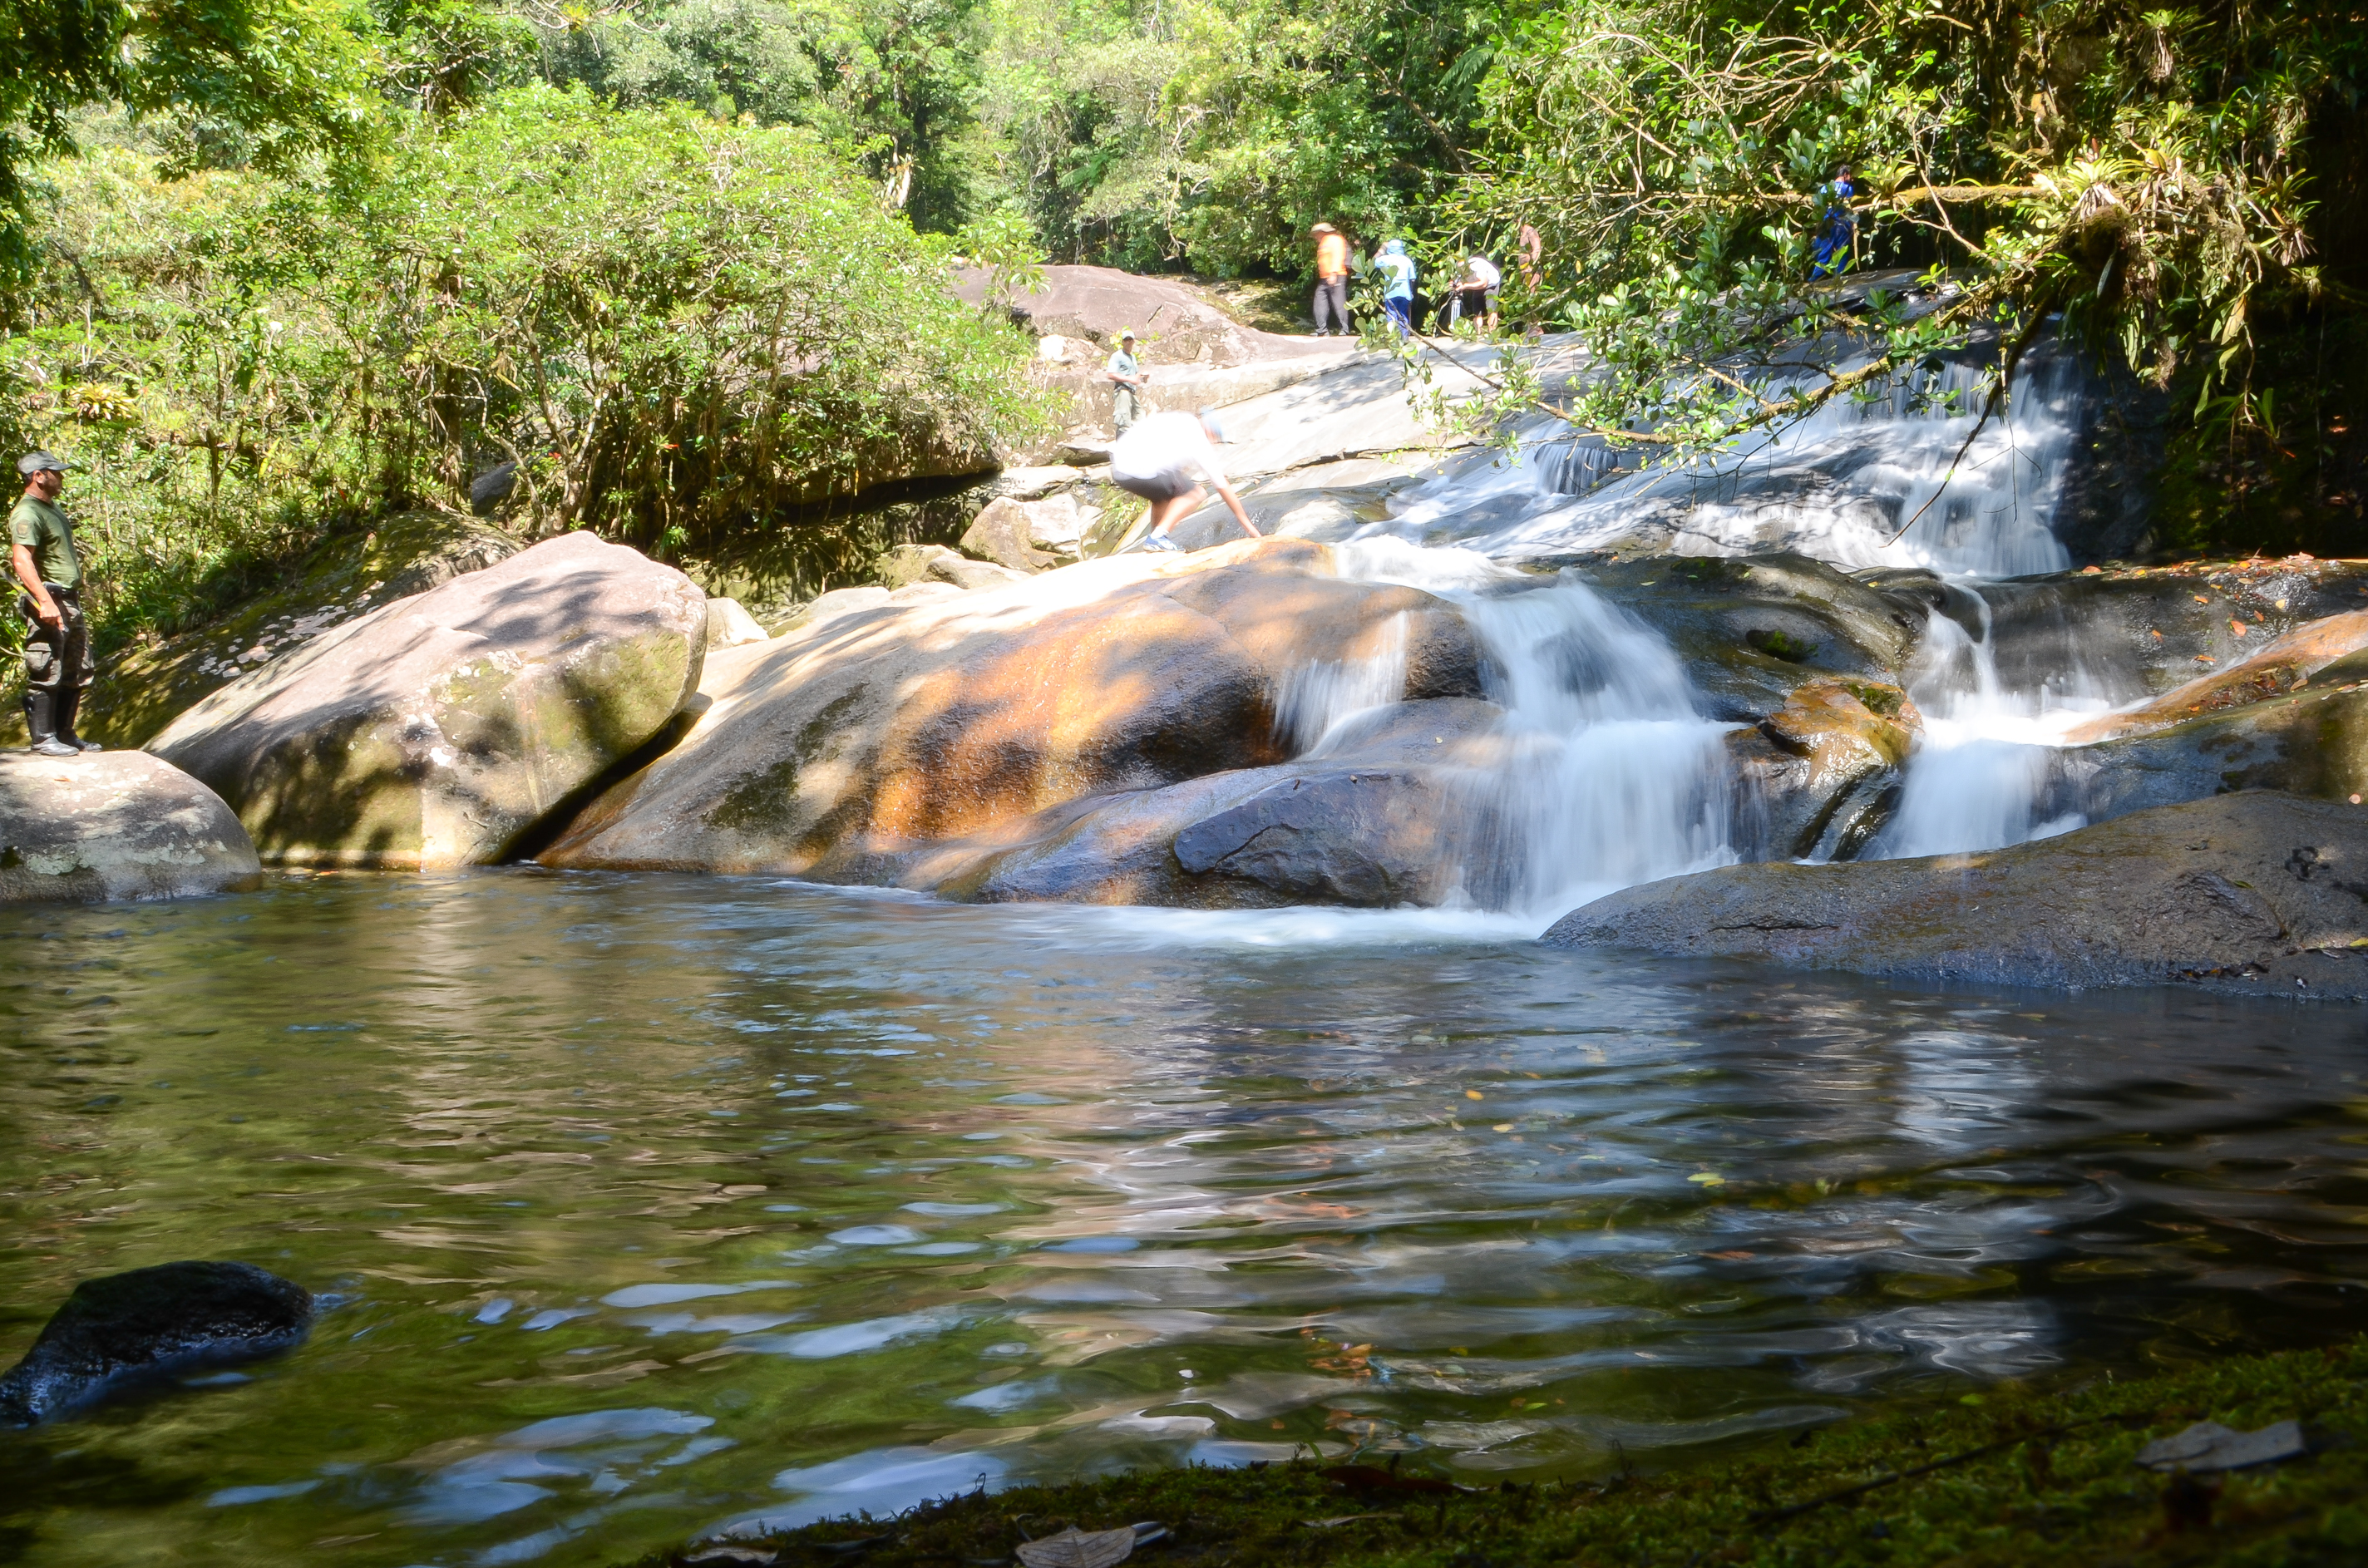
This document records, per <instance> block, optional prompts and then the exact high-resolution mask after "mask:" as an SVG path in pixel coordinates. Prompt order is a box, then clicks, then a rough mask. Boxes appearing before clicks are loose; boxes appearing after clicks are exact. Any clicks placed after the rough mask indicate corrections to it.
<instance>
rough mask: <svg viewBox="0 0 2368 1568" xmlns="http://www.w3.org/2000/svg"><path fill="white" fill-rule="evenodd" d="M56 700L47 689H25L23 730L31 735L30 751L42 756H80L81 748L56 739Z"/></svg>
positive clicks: (32, 687)
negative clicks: (25, 729) (28, 731)
mask: <svg viewBox="0 0 2368 1568" xmlns="http://www.w3.org/2000/svg"><path fill="white" fill-rule="evenodd" d="M56 698H57V694H56V693H55V692H53V691H51V690H50V689H49V688H48V687H40V686H28V687H26V688H25V728H27V729H28V730H30V731H31V732H32V733H33V745H32V749H33V750H34V751H35V752H37V753H39V754H40V756H81V755H82V748H81V747H79V746H70V745H68V744H65V743H64V742H63V741H62V740H60V739H58V727H57V721H56V717H55V714H56V710H57V701H56Z"/></svg>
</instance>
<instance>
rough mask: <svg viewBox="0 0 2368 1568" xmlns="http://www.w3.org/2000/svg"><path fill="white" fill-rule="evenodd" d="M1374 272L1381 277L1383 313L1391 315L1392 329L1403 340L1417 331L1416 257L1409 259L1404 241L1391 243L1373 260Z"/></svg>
mask: <svg viewBox="0 0 2368 1568" xmlns="http://www.w3.org/2000/svg"><path fill="white" fill-rule="evenodd" d="M1373 270H1374V271H1376V272H1379V273H1380V274H1381V275H1382V309H1383V310H1384V311H1386V312H1389V317H1390V325H1391V326H1392V327H1394V328H1395V329H1396V331H1397V335H1399V336H1400V337H1404V336H1405V335H1406V334H1407V333H1409V332H1411V331H1413V330H1414V280H1415V265H1414V257H1412V256H1408V255H1406V242H1405V241H1404V240H1392V241H1390V242H1389V243H1388V244H1385V245H1383V247H1382V254H1381V255H1379V256H1375V257H1374V258H1373Z"/></svg>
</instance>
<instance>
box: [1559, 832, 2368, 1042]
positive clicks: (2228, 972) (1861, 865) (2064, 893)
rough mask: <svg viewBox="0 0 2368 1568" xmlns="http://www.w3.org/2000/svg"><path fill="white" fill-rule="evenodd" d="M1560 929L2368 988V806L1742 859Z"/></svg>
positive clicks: (1833, 961)
mask: <svg viewBox="0 0 2368 1568" xmlns="http://www.w3.org/2000/svg"><path fill="white" fill-rule="evenodd" d="M1544 940H1545V941H1546V943H1547V944H1548V945H1550V946H1554V947H1563V948H1581V947H1587V948H1592V947H1616V948H1638V949H1648V950H1651V951H1655V952H1664V953H1677V954H1683V955H1687V956H1691V957H1704V958H1708V957H1724V958H1746V959H1764V960H1774V961H1776V962H1779V963H1786V964H1793V965H1798V966H1800V967H1803V968H1809V969H1843V970H1855V971H1859V972H1860V973H1862V974H1888V975H1908V976H1916V977H1918V978H1929V979H1952V980H1975V981H1984V982H1992V983H2005V984H2027V985H2028V984H2035V985H2071V986H2089V985H2143V984H2150V983H2163V982H2174V983H2192V984H2201V985H2203V986H2205V987H2207V988H2210V989H2214V990H2223V991H2226V990H2235V991H2241V992H2245V993H2248V994H2255V995H2261V994H2282V995H2287V996H2297V997H2316V998H2324V999H2333V998H2342V999H2361V998H2368V807H2362V806H2355V805H2351V804H2348V803H2339V802H2335V801H2306V800H2302V799H2299V798H2297V797H2295V796H2293V795H2284V794H2278V793H2275V792H2272V791H2269V790H2261V791H2256V792H2248V793H2245V794H2237V795H2222V796H2219V797H2216V798H2214V799H2213V800H2208V801H2188V802H2186V803H2184V804H2181V805H2175V806H2163V807H2159V808H2157V809H2155V810H2151V811H2144V812H2134V813H2132V814H2131V815H2129V816H2125V817H2122V818H2119V819H2117V820H2115V821H2113V822H2109V823H2105V824H2101V825H2099V826H2096V827H2090V828H2084V829H2082V830H2080V831H2079V832H2078V833H2069V834H2066V835H2062V836H2061V837H2057V838H2045V839H2041V840H2038V841H2037V842H2035V843H2031V844H2021V845H2017V846H2014V847H2013V848H2010V849H1998V850H1992V851H1988V852H1987V853H1983V854H1975V855H1934V856H1928V857H1924V858H1918V859H1912V860H1874V861H1858V862H1855V863H1850V864H1840V865H1828V866H1802V865H1784V864H1777V865H1760V866H1724V867H1721V868H1719V869H1717V870H1714V871H1702V872H1699V873H1697V874H1695V875H1692V876H1686V877H1672V878H1670V879H1668V881H1658V882H1650V883H1646V884H1645V885H1644V886H1641V887H1633V888H1628V889H1624V890H1623V891H1622V892H1616V893H1613V894H1611V896H1610V897H1608V898H1600V899H1598V900H1596V901H1595V902H1594V903H1590V904H1588V905H1587V906H1585V907H1584V908H1582V909H1578V910H1577V911H1574V912H1573V913H1571V914H1569V915H1565V916H1563V918H1562V919H1561V920H1559V921H1557V922H1556V923H1555V924H1554V928H1553V929H1552V930H1550V931H1548V932H1547V933H1546V935H1545V937H1544Z"/></svg>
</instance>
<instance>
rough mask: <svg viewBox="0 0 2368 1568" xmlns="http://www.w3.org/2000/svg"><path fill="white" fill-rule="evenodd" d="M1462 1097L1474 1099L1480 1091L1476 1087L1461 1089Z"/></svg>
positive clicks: (1478, 1095)
mask: <svg viewBox="0 0 2368 1568" xmlns="http://www.w3.org/2000/svg"><path fill="white" fill-rule="evenodd" d="M1463 1097H1464V1098H1465V1099H1467V1100H1476V1099H1478V1098H1479V1097H1480V1091H1479V1090H1477V1089H1466V1090H1464V1091H1463Z"/></svg>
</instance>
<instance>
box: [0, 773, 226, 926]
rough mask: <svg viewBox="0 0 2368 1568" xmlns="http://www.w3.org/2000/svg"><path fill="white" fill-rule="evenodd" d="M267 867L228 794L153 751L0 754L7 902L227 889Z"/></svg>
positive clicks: (2, 894) (0, 892) (1, 887)
mask: <svg viewBox="0 0 2368 1568" xmlns="http://www.w3.org/2000/svg"><path fill="white" fill-rule="evenodd" d="M262 869H263V868H262V866H261V865H260V864H259V863H257V861H256V855H255V846H254V845H253V844H252V843H250V842H249V841H248V839H247V836H246V829H245V828H244V827H242V826H241V825H239V820H238V818H237V816H236V815H235V814H233V812H232V811H231V809H230V807H228V806H227V805H225V804H223V803H222V797H220V796H219V795H216V794H215V793H214V792H213V791H212V790H209V789H207V788H206V787H205V786H204V785H202V784H200V783H199V782H198V781H197V780H196V779H194V778H190V777H189V776H188V774H186V773H184V772H182V771H181V770H180V769H179V768H177V767H173V766H172V765H171V764H169V763H166V762H163V761H160V760H158V759H157V758H155V757H153V756H148V755H147V754H146V753H145V752H136V751H110V752H91V753H87V754H85V755H84V756H57V757H51V756H32V755H30V754H27V753H9V754H0V903H26V902H31V901H38V900H49V899H58V900H73V901H76V902H95V901H97V900H100V899H110V898H175V897H182V896H188V895H191V894H197V893H211V892H222V890H223V889H225V888H231V887H235V886H238V885H239V884H240V883H242V882H244V881H246V880H247V879H249V878H251V877H254V876H256V874H257V873H258V872H260V871H261V870H262Z"/></svg>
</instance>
